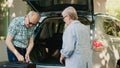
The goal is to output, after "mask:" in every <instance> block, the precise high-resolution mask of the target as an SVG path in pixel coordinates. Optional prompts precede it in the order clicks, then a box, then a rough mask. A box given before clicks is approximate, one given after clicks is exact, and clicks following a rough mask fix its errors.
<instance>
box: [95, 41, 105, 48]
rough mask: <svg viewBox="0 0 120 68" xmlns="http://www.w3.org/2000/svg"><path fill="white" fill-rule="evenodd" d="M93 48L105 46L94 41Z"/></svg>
mask: <svg viewBox="0 0 120 68" xmlns="http://www.w3.org/2000/svg"><path fill="white" fill-rule="evenodd" d="M93 46H95V47H100V46H103V45H102V43H101V42H99V41H93Z"/></svg>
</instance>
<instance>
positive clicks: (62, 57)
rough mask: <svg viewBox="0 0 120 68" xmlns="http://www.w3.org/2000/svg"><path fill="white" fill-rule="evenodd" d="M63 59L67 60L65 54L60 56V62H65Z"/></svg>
mask: <svg viewBox="0 0 120 68" xmlns="http://www.w3.org/2000/svg"><path fill="white" fill-rule="evenodd" d="M63 60H65V56H63V55H61V56H60V63H61V64H63Z"/></svg>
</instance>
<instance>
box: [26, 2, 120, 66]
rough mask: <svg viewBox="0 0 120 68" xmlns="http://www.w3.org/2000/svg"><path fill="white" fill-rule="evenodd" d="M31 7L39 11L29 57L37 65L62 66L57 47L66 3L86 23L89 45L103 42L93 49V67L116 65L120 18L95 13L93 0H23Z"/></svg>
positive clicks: (60, 40)
mask: <svg viewBox="0 0 120 68" xmlns="http://www.w3.org/2000/svg"><path fill="white" fill-rule="evenodd" d="M25 1H26V2H27V3H28V4H29V5H30V6H31V7H32V9H33V10H35V11H38V12H39V13H40V16H41V18H40V20H39V23H38V24H37V25H36V28H35V34H34V48H33V50H32V52H31V55H30V58H31V61H32V62H33V63H36V64H38V68H39V67H45V68H49V67H51V68H53V67H54V68H57V67H58V68H62V67H64V64H60V62H59V58H60V49H61V47H62V34H63V32H64V29H65V27H66V25H65V23H64V22H63V17H62V16H61V12H62V11H63V10H64V9H65V8H66V7H68V6H73V7H74V8H75V9H76V10H77V13H78V17H79V20H80V21H81V23H83V24H84V25H86V26H88V28H89V29H90V34H91V36H90V37H91V44H92V43H99V44H100V45H102V48H101V49H100V50H94V49H93V48H94V46H95V45H91V49H93V67H92V68H115V67H116V66H118V65H117V62H118V60H119V58H120V57H119V56H120V49H119V48H120V45H119V44H120V42H119V41H120V37H119V26H117V27H116V28H115V27H113V25H115V24H117V25H120V21H119V20H118V19H116V18H115V17H113V16H110V15H107V14H94V10H93V9H94V8H93V0H25Z"/></svg>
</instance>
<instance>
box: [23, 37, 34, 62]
mask: <svg viewBox="0 0 120 68" xmlns="http://www.w3.org/2000/svg"><path fill="white" fill-rule="evenodd" d="M33 46H34V40H33V37H31V38H30V40H29V44H28V48H27V52H26V55H25V59H26V62H29V61H30V58H29V54H30V52H31V50H32V48H33Z"/></svg>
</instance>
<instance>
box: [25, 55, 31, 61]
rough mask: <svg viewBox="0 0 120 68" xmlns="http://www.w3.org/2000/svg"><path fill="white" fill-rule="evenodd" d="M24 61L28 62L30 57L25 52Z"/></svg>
mask: <svg viewBox="0 0 120 68" xmlns="http://www.w3.org/2000/svg"><path fill="white" fill-rule="evenodd" d="M25 61H26V62H30V57H29V55H28V54H25Z"/></svg>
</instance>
